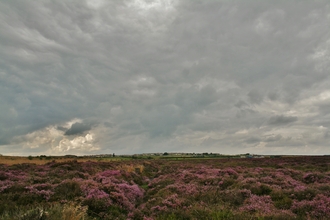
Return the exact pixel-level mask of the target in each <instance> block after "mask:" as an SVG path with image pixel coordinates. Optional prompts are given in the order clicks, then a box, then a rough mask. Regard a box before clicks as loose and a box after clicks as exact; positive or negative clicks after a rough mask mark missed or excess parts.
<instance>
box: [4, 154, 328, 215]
mask: <svg viewBox="0 0 330 220" xmlns="http://www.w3.org/2000/svg"><path fill="white" fill-rule="evenodd" d="M0 159H1V160H0V219H5V220H7V219H25V220H26V219H31V220H32V219H33V220H35V219H40V220H41V219H43V220H49V219H71V220H74V219H87V220H89V219H144V220H150V219H155V220H156V219H329V216H330V157H328V156H314V157H285V158H258V159H247V158H244V159H236V158H227V159H226V158H222V159H212V158H207V159H205V158H204V159H203V158H194V159H189V158H186V159H184V158H179V159H178V160H176V159H175V158H168V159H167V160H164V159H149V160H144V159H132V158H131V159H128V158H126V159H125V158H94V159H92V158H75V159H72V158H59V157H57V158H35V157H34V158H23V157H21V158H19V157H1V158H0Z"/></svg>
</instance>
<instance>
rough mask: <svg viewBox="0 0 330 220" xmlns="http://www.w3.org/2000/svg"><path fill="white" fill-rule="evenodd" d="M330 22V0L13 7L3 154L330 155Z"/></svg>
mask: <svg viewBox="0 0 330 220" xmlns="http://www.w3.org/2000/svg"><path fill="white" fill-rule="evenodd" d="M329 14H330V7H329V3H328V1H326V0H320V1H303V2H301V1H298V0H297V1H272V2H271V1H258V0H250V1H222V0H219V1H217V0H216V1H190V0H177V1H172V0H151V1H149V0H148V1H146V0H127V1H103V0H74V1H38V0H37V1H24V2H23V1H19V2H15V1H2V2H0V94H1V95H0V103H1V104H0V112H1V114H0V124H1V126H0V144H2V145H1V146H3V147H2V148H1V149H2V150H3V149H6V152H8V153H10V152H11V151H10V149H11V148H12V149H14V147H13V146H15V150H13V151H12V153H15V154H16V153H18V152H20V151H19V150H16V149H21V153H22V154H27V155H29V154H30V152H32V150H33V152H34V153H37V152H40V154H44V153H49V154H65V153H66V152H70V153H77V154H78V153H81V154H83V153H90V152H93V153H96V152H112V151H116V152H118V153H139V152H148V151H149V152H150V151H152V152H155V151H156V152H158V151H160V152H164V151H170V150H172V151H181V150H182V151H183V150H185V151H192V150H194V151H196V152H197V151H198V148H203V151H204V150H205V151H206V150H207V149H204V148H208V149H210V150H212V151H213V152H222V151H223V152H227V153H239V152H243V153H245V151H246V149H249V150H248V151H250V152H251V153H252V151H253V150H255V151H257V152H262V153H274V152H275V153H276V150H277V147H278V148H279V149H280V148H281V149H282V147H283V146H288V147H287V148H286V149H287V152H288V153H295V152H300V151H299V149H298V148H297V147H296V146H297V145H298V144H302V145H308V147H307V148H305V149H307V150H306V152H307V151H308V149H310V150H316V151H317V152H319V153H320V152H329V151H328V148H327V147H326V145H325V144H324V143H322V142H317V141H316V140H319V137H321V136H322V137H324V136H326V134H327V132H329V128H330V123H329V121H330V120H329V115H328V111H327V109H328V106H329V100H330V95H329V88H330V78H329V76H328V75H329V74H328V73H329V70H330V59H329V57H330V41H329V39H330V26H329V22H330V20H329V19H330V17H329ZM298 119H299V120H298ZM294 122H295V123H294ZM288 125H290V127H289V126H288ZM306 133H309V134H310V135H306ZM270 134H272V135H273V136H269V135H270ZM255 137H260V138H255ZM266 137H268V138H266ZM279 137H281V138H279ZM289 137H290V138H289ZM290 146H292V147H290ZM266 151H267V152H266ZM316 151H315V152H316ZM0 153H1V152H0Z"/></svg>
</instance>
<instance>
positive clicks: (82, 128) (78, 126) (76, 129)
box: [64, 122, 92, 135]
mask: <svg viewBox="0 0 330 220" xmlns="http://www.w3.org/2000/svg"><path fill="white" fill-rule="evenodd" d="M91 128H92V126H91V124H85V123H79V122H76V123H74V124H72V125H71V128H69V129H68V130H67V131H65V133H64V135H77V134H83V133H84V132H86V131H89V130H91Z"/></svg>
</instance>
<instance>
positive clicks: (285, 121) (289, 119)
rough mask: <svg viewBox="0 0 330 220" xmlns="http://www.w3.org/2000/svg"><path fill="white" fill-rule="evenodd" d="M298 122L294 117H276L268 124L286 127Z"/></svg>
mask: <svg viewBox="0 0 330 220" xmlns="http://www.w3.org/2000/svg"><path fill="white" fill-rule="evenodd" d="M297 120H298V118H297V117H293V116H284V115H276V116H273V117H271V118H270V119H269V121H268V123H269V124H271V125H285V124H290V123H292V122H295V121H297Z"/></svg>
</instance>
